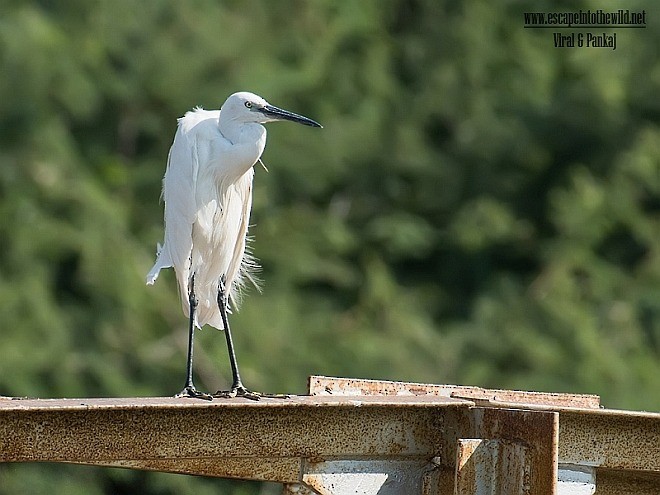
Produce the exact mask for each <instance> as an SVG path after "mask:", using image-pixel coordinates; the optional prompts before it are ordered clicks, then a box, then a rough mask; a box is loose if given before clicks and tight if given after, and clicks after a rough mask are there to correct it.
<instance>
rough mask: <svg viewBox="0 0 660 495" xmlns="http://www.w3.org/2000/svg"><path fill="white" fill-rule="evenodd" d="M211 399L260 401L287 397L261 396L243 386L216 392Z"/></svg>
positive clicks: (259, 393) (286, 396)
mask: <svg viewBox="0 0 660 495" xmlns="http://www.w3.org/2000/svg"><path fill="white" fill-rule="evenodd" d="M213 397H219V398H223V399H233V398H234V397H244V398H246V399H250V400H260V399H262V398H266V399H288V398H289V396H288V395H286V394H263V393H261V392H253V391H252V390H248V389H247V388H245V387H244V386H243V385H240V384H239V385H234V386H233V387H232V388H231V390H218V391H217V392H216V393H215V394H213Z"/></svg>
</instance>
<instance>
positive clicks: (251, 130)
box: [218, 113, 266, 144]
mask: <svg viewBox="0 0 660 495" xmlns="http://www.w3.org/2000/svg"><path fill="white" fill-rule="evenodd" d="M218 128H219V129H220V132H221V133H222V135H223V136H224V137H225V138H226V139H228V140H229V141H230V142H231V143H232V144H243V143H248V142H249V143H252V142H258V141H261V140H265V136H266V128H265V127H264V126H262V125H261V124H257V123H243V122H236V121H234V120H224V119H223V118H222V113H221V114H220V118H219V119H218Z"/></svg>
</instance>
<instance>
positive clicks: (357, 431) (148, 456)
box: [0, 377, 660, 495]
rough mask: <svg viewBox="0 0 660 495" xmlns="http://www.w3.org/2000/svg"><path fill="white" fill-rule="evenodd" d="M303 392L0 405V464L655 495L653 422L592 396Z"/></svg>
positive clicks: (325, 488)
mask: <svg viewBox="0 0 660 495" xmlns="http://www.w3.org/2000/svg"><path fill="white" fill-rule="evenodd" d="M310 394H311V395H310V396H304V397H291V398H289V399H263V400H261V401H258V402H255V401H250V400H245V399H240V398H239V399H231V400H228V399H224V400H215V401H213V402H207V401H203V400H196V399H174V398H145V399H139V398H138V399H58V400H33V399H27V400H9V399H6V400H5V399H0V462H30V461H51V462H73V463H82V464H94V465H102V466H116V467H125V468H132V469H147V470H158V471H168V472H177V473H187V474H198V475H206V476H222V477H233V478H243V479H255V480H265V481H278V482H281V483H285V486H286V488H285V490H286V493H299V494H301V495H307V494H331V493H333V494H334V493H345V492H347V491H348V492H350V493H363V494H365V495H367V494H370V493H378V494H379V495H383V494H395V493H404V494H407V493H422V494H424V495H444V494H452V493H454V492H455V491H456V493H475V494H479V493H489V494H490V493H493V492H492V491H484V490H487V487H488V486H490V487H493V486H495V487H500V488H498V489H497V490H496V491H497V492H499V493H513V494H517V493H521V494H525V495H528V494H529V495H537V494H539V495H541V494H543V495H545V494H551V493H555V490H556V489H557V486H558V487H559V490H560V491H559V492H558V493H559V494H560V495H563V494H564V493H571V494H573V493H575V492H574V491H566V490H574V489H575V488H576V487H578V485H579V484H580V483H581V482H580V480H577V481H576V479H573V477H572V476H573V474H576V473H577V474H576V476H577V475H578V474H581V473H582V471H584V472H585V473H588V476H587V478H588V479H587V478H585V479H587V481H586V482H585V483H582V485H585V486H584V487H583V488H584V489H585V490H587V488H588V487H587V485H588V484H589V483H591V488H592V489H593V485H594V483H593V481H594V479H595V480H596V481H597V487H598V489H597V491H596V495H601V494H602V493H605V494H610V493H640V494H643V495H646V494H650V493H656V494H660V414H653V413H631V412H628V411H613V410H607V409H600V408H598V407H597V404H598V403H599V400H598V398H597V397H596V396H585V395H571V394H543V393H535V392H516V391H501V390H487V389H479V388H476V387H457V386H447V385H424V384H410V383H396V382H376V381H371V380H349V379H343V378H324V377H311V378H310ZM459 396H460V397H459ZM576 405H580V407H575V406H576ZM558 462H561V463H562V470H563V471H562V472H563V473H564V474H563V477H562V481H563V482H562V483H559V485H557V477H558ZM480 477H481V478H480ZM479 479H482V481H479ZM580 479H581V478H580ZM483 480H489V481H485V482H484V481H483ZM571 483H573V484H572V485H571ZM627 486H631V487H634V490H633V489H631V491H625V489H624V488H625V487H627ZM480 490H481V491H480ZM562 490H563V491H562ZM579 493H583V492H579ZM584 493H588V492H586V491H585V492H584Z"/></svg>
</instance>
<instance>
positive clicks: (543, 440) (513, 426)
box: [443, 407, 559, 494]
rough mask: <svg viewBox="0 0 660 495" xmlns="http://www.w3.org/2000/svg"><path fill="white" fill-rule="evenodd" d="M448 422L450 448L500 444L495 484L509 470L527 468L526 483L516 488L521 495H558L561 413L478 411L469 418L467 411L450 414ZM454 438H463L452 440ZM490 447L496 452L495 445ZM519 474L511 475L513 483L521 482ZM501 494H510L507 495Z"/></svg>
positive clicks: (494, 475)
mask: <svg viewBox="0 0 660 495" xmlns="http://www.w3.org/2000/svg"><path fill="white" fill-rule="evenodd" d="M452 416H454V418H452ZM445 420H446V424H445V432H446V435H447V437H446V441H447V443H446V445H447V447H449V445H450V442H451V445H456V446H458V450H459V451H460V450H461V448H466V447H465V445H470V444H465V443H463V446H462V445H461V440H462V439H483V440H488V441H490V440H497V441H498V442H499V446H498V449H500V450H499V451H501V453H502V455H501V457H494V458H493V462H494V461H495V460H496V461H497V462H494V464H493V469H492V473H494V474H493V476H492V477H491V478H492V479H493V480H495V479H496V478H497V476H500V475H503V474H504V473H506V472H507V469H508V467H510V468H511V469H522V467H521V466H524V481H520V482H519V483H518V484H516V485H512V486H517V487H518V490H519V492H520V493H525V494H527V493H529V494H546V493H554V490H555V486H556V483H557V446H558V421H559V417H558V414H557V413H554V412H547V411H543V412H541V411H539V412H531V411H523V410H516V409H493V408H480V407H474V408H472V409H471V410H470V411H469V414H465V413H464V411H448V414H447V415H445ZM452 420H453V421H454V422H455V423H454V424H452V423H451V421H452ZM452 434H453V435H454V436H455V435H461V436H460V437H458V438H452ZM484 445H486V447H483V448H484V449H485V450H484V452H487V451H488V449H489V448H488V447H487V446H488V445H489V444H484ZM490 445H491V447H490V451H491V452H492V451H494V449H495V447H493V445H495V444H490ZM449 455H450V452H449V451H445V452H444V456H443V457H444V458H448V457H449ZM485 456H486V454H485V453H484V454H483V455H482V456H481V457H482V458H483V459H485V458H486V457H485ZM481 465H483V462H482V463H481ZM507 466H508V467H507ZM516 466H517V467H516ZM456 469H459V466H456ZM482 471H483V470H482ZM515 473H517V474H515V476H514V472H513V471H511V472H509V475H511V476H513V478H512V480H513V481H515V480H516V479H520V475H521V473H520V471H515ZM496 475H497V476H496ZM502 486H505V485H502ZM506 486H508V485H506ZM520 490H522V491H520ZM525 490H527V491H525ZM477 493H479V492H477ZM501 493H507V491H506V490H505V491H503V492H501ZM512 493H518V492H517V491H514V492H512Z"/></svg>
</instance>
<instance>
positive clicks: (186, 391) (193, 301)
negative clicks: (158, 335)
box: [175, 275, 213, 400]
mask: <svg viewBox="0 0 660 495" xmlns="http://www.w3.org/2000/svg"><path fill="white" fill-rule="evenodd" d="M188 303H189V304H190V322H189V327H188V361H187V365H186V384H185V386H184V387H183V390H182V391H181V392H179V393H178V394H176V396H175V397H194V398H197V399H206V400H213V397H212V396H211V395H209V394H205V393H203V392H199V391H198V390H197V389H196V388H195V385H194V384H193V341H194V337H195V312H196V311H197V298H196V297H195V275H193V276H192V277H191V278H190V291H189V293H188Z"/></svg>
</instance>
